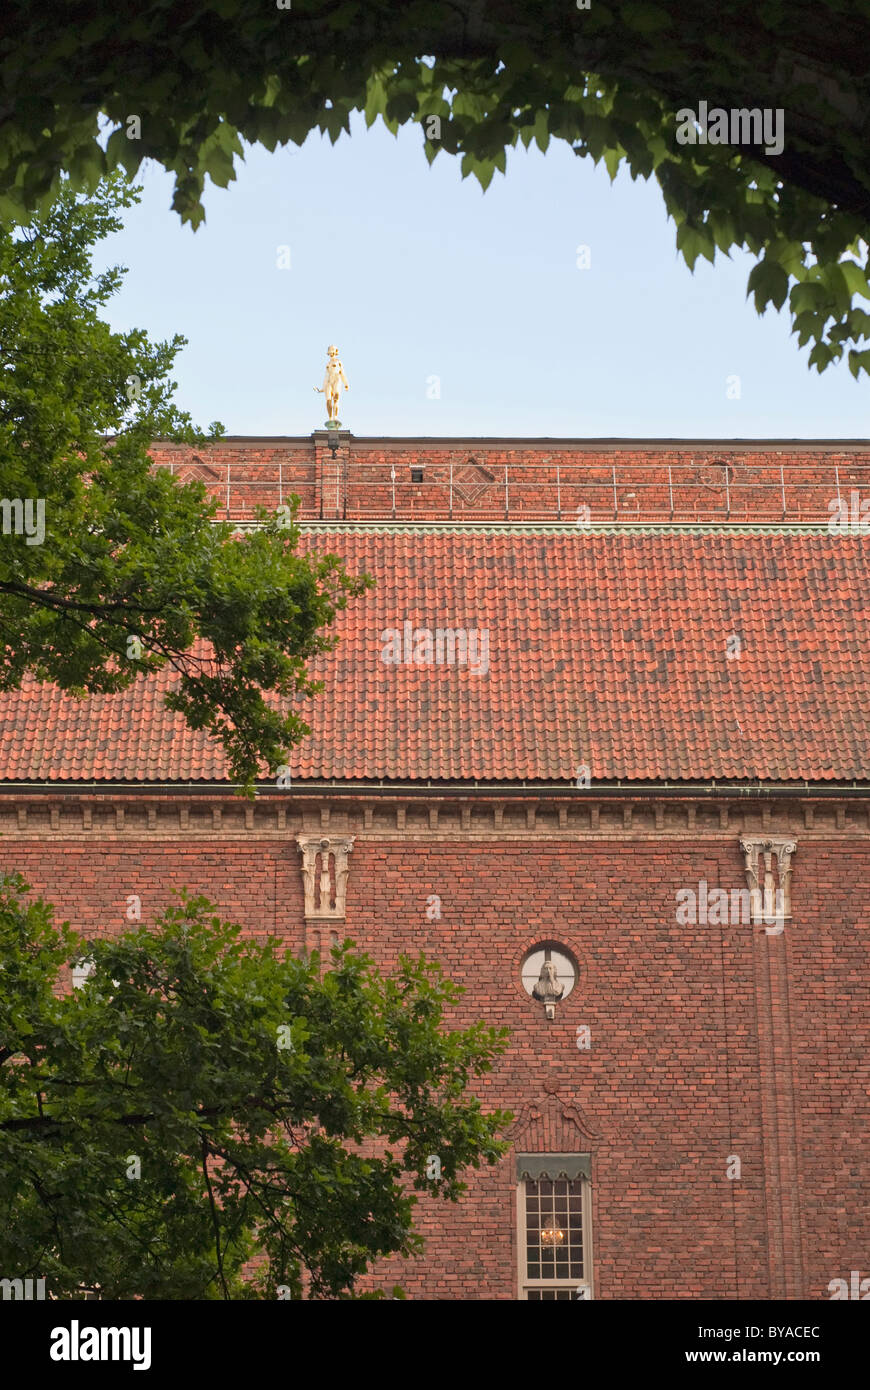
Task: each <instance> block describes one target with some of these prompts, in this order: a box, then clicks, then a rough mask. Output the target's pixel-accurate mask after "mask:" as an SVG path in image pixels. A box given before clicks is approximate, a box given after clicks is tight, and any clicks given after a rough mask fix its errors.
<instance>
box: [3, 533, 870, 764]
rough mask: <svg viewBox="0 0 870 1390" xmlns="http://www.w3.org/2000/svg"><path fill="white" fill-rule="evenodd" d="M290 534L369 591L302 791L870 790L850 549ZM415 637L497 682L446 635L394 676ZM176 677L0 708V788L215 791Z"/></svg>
mask: <svg viewBox="0 0 870 1390" xmlns="http://www.w3.org/2000/svg"><path fill="white" fill-rule="evenodd" d="M303 540H304V544H306V545H310V546H314V547H316V548H317V549H320V550H324V551H325V550H330V551H333V552H337V553H339V554H341V555H343V556H344V557H345V559H346V561H347V563H348V568H349V569H350V570H351V571H353V572H359V571H361V570H368V571H369V572H370V573H371V574H373V575H374V576H375V577H376V579H377V588H376V589H375V590H374V591H372V592H370V593H368V594H366V595H364V596H363V598H361V599H358V600H354V601H353V602H352V604H351V605H350V606H349V608H348V609H347V611H346V612H344V613H342V614H339V616H338V622H337V625H336V630H337V631H338V633H339V635H340V637H341V639H342V640H341V645H340V647H339V648H338V649H337V651H335V652H333V653H331V654H330V655H328V656H326V657H322V658H320V659H319V660H318V662H317V664H316V667H315V668H314V669H315V670H316V672H317V674H320V675H323V676H324V677H325V679H326V682H327V688H326V690H325V691H324V692H323V693H322V694H320V695H318V696H316V697H315V698H314V700H312V701H305V702H304V705H303V709H302V713H303V715H304V717H305V718H306V719H307V721H308V723H309V724H311V726H312V734H311V735H310V737H308V738H307V739H306V740H305V741H304V743H303V744H302V745H301V746H300V747H299V748H297V749H296V750H295V751H294V754H293V757H292V759H291V767H292V772H293V778H294V782H295V781H296V780H297V779H299V780H305V779H315V780H317V779H331V778H335V779H338V780H340V781H360V782H365V781H378V780H380V779H384V780H394V781H412V782H421V781H422V782H426V781H428V780H430V779H431V781H433V782H468V781H474V780H477V781H480V782H486V781H500V782H508V781H509V782H517V781H522V780H526V781H548V782H563V783H565V784H566V785H571V784H572V783H574V781H575V778H576V775H577V768H578V766H579V765H580V764H582V763H586V764H588V766H589V769H590V773H591V778H592V784H593V786H594V785H595V783H596V782H598V783H600V782H602V781H613V780H617V779H623V780H624V781H632V782H638V781H640V782H647V781H680V780H684V781H693V782H701V781H707V780H709V779H714V778H715V779H718V780H744V779H752V780H755V779H762V780H772V781H809V782H825V781H829V780H836V781H843V780H849V781H851V780H852V779H859V780H868V774H870V582H868V580H870V576H868V554H870V550H868V542H867V541H866V540H864V539H863V538H861V537H853V536H844V537H838V536H830V535H828V534H825V533H823V532H818V533H816V534H794V533H788V532H780V533H775V534H766V535H757V534H756V535H753V534H739V533H736V532H734V531H719V532H713V533H711V534H698V533H691V534H687V533H673V532H669V533H659V534H636V533H631V532H627V531H624V530H622V531H618V532H616V531H611V532H609V533H597V532H592V533H584V532H581V531H577V530H568V529H566V530H561V531H557V532H554V531H550V532H546V531H542V530H541V529H540V528H539V529H538V530H537V531H535V530H534V529H532V528H522V529H520V528H512V529H502V530H497V529H493V528H490V529H486V528H477V529H476V530H471V529H469V528H464V529H461V530H459V529H450V530H444V529H441V530H436V529H435V528H432V527H429V528H426V527H418V528H413V527H410V526H402V527H398V528H395V529H390V528H388V527H379V528H377V529H363V528H344V527H341V526H336V527H334V528H328V529H319V528H318V529H317V530H316V531H314V530H306V531H305V533H304V538H303ZM406 622H408V623H410V624H411V625H412V630H413V629H428V630H430V631H431V632H432V633H433V634H434V633H435V632H436V630H438V629H441V630H442V632H443V631H444V630H446V629H451V630H453V631H456V630H457V629H464V630H465V631H467V632H469V633H471V632H476V633H478V634H481V635H482V634H483V633H486V634H488V670H486V671H484V669H483V668H484V666H485V665H486V662H485V661H484V660H482V659H480V658H481V657H482V655H483V653H482V651H481V649H478V652H477V656H478V660H477V662H476V664H477V666H478V668H479V669H478V672H477V673H475V671H474V670H473V669H471V667H470V666H469V665H468V664H466V665H457V664H453V665H451V664H449V661H448V658H449V649H448V647H447V645H446V642H447V639H442V643H443V644H444V645H443V646H442V651H441V657H442V661H441V663H440V664H438V662H437V660H435V661H433V662H432V664H428V665H416V664H413V662H411V663H409V664H405V656H406V654H407V655H408V656H409V657H411V656H412V655H413V653H412V651H410V650H409V651H408V652H407V653H406V652H405V650H404V629H403V625H404V624H405V623H406ZM389 629H397V630H398V631H399V632H400V633H402V639H401V641H402V645H401V649H400V656H401V662H400V664H397V665H396V664H386V663H385V662H384V661H383V660H382V654H383V652H384V649H385V646H386V644H387V641H388V640H389V639H385V638H384V636H383V634H384V633H385V632H386V631H387V630H389ZM735 638H739V639H740V644H741V645H740V648H739V651H740V654H739V655H734V656H733V657H729V655H728V652H729V639H730V650H731V651H732V652H736V651H737V650H738V644H737V643H736V642H735V641H734V639H735ZM433 642H434V637H433ZM420 643H421V654H423V652H422V645H423V644H424V643H425V639H424V638H422V639H420ZM437 655H438V652H437V650H433V656H434V657H437ZM471 655H472V657H474V655H475V653H474V652H473V651H472V653H471ZM170 679H171V676H167V674H166V673H165V672H164V673H162V675H161V677H159V678H157V679H151V680H141V681H139V682H137V684H136V685H135V686H134V687H132V688H131V690H129V691H127V692H126V693H124V694H122V695H114V696H93V697H91V698H89V699H87V700H84V701H81V702H79V701H76V700H74V699H71V698H69V697H63V696H61V695H60V694H58V692H57V691H55V690H53V689H51V688H49V687H41V688H40V687H36V686H34V685H33V684H28V685H27V687H26V688H25V689H24V690H22V691H21V692H19V693H15V694H8V695H4V696H2V697H0V778H2V779H5V780H6V781H26V782H30V781H36V782H46V781H48V782H54V783H58V782H82V781H83V782H91V781H101V780H106V781H130V782H152V783H153V782H187V781H216V780H223V779H224V778H225V776H226V772H225V764H224V760H223V757H222V755H221V752H220V749H219V747H218V745H216V744H215V743H213V742H211V741H210V740H209V739H208V738H207V737H205V736H203V735H201V734H197V733H193V732H192V731H190V730H189V729H187V728H186V726H185V725H184V723H183V721H182V720H181V718H180V717H179V716H176V715H174V714H170V713H168V712H167V711H165V710H164V709H163V708H162V693H163V691H164V690H165V689H166V687H167V683H168V681H169V680H170Z"/></svg>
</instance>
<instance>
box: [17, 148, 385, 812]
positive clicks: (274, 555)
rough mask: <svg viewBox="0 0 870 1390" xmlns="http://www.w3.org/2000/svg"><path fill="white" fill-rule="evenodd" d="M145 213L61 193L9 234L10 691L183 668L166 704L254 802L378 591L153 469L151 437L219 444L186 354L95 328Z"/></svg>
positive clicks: (114, 190) (64, 188) (107, 198)
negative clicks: (126, 222)
mask: <svg viewBox="0 0 870 1390" xmlns="http://www.w3.org/2000/svg"><path fill="white" fill-rule="evenodd" d="M138 196H139V191H138V190H136V189H132V188H130V187H128V186H127V184H126V180H125V178H124V176H123V175H122V174H120V173H116V174H114V175H111V176H110V177H109V178H108V179H106V180H104V181H103V182H102V183H101V184H100V185H98V187H97V189H96V191H95V193H94V194H93V195H92V197H91V198H89V199H86V198H84V197H82V196H80V195H76V193H75V192H74V190H73V188H72V187H71V185H70V183H69V181H64V182H63V183H62V184H61V186H60V189H59V191H58V193H57V195H56V196H55V197H54V199H53V201H52V202H51V204H50V205H49V206H48V208H47V210H46V211H45V212H44V213H42V214H40V215H38V216H37V217H35V218H34V219H33V220H32V221H31V222H30V223H29V224H28V225H27V226H26V227H13V228H11V229H7V230H6V231H3V232H0V367H2V372H3V376H2V382H0V497H2V498H3V499H5V501H4V502H3V503H2V504H0V505H2V506H3V507H4V508H6V511H5V512H4V516H3V527H4V534H3V535H2V536H0V690H11V689H15V688H17V687H18V686H19V685H20V684H21V682H22V680H23V678H24V676H25V675H26V674H28V673H29V674H31V675H32V676H34V677H35V678H36V679H38V680H42V681H52V682H54V683H55V684H56V685H57V686H59V687H60V688H61V689H62V690H64V691H67V692H69V693H71V694H74V695H75V694H77V695H83V694H85V693H100V692H109V691H117V690H123V689H125V688H126V687H128V686H129V685H130V684H131V683H132V682H133V681H134V680H136V678H137V677H138V676H140V675H142V674H145V673H148V672H153V671H155V670H158V669H159V668H161V667H164V666H167V665H170V666H171V667H172V668H173V669H174V671H175V672H176V673H177V681H176V683H175V686H174V688H173V689H172V691H171V692H170V694H169V695H168V696H167V697H166V698H167V704H168V705H169V706H170V707H171V708H173V709H175V710H178V711H179V712H181V713H182V714H183V716H184V717H185V719H186V720H187V722H188V724H189V725H190V726H191V727H192V728H195V729H205V730H207V731H208V732H209V733H211V734H212V735H213V736H215V737H217V738H219V739H220V740H221V741H222V743H223V745H224V747H225V749H226V752H227V754H228V757H229V761H230V767H231V770H232V773H233V774H234V775H235V776H236V778H237V779H238V780H239V781H240V782H242V783H243V784H245V785H246V786H248V787H249V788H250V785H251V784H252V782H253V781H254V780H255V778H256V777H257V775H258V773H259V772H261V771H262V768H263V763H264V762H265V763H266V764H267V765H268V766H269V767H270V768H271V769H272V770H274V769H275V768H276V767H277V766H278V765H279V764H281V763H282V762H284V760H285V759H286V756H287V750H288V749H289V747H291V746H292V745H293V744H294V743H298V742H299V740H300V739H301V738H302V737H303V736H304V735H305V734H306V733H307V732H309V728H308V725H307V724H305V722H304V721H303V719H302V717H301V715H300V714H299V713H298V710H296V709H294V708H293V705H294V703H296V704H298V701H299V697H308V696H311V695H314V694H315V693H316V692H317V691H318V690H319V689H320V688H321V685H320V683H318V682H315V681H313V680H312V679H311V678H310V676H309V674H308V667H307V663H308V660H309V659H310V658H311V657H313V656H315V655H316V654H317V653H319V652H322V651H328V650H330V649H331V648H332V647H333V646H334V645H335V640H336V639H335V638H334V637H333V636H331V635H330V634H329V633H328V630H327V629H328V627H329V624H330V623H331V622H332V621H333V619H334V617H335V614H336V611H337V610H338V609H340V608H343V607H344V606H345V604H346V603H347V601H348V598H349V597H351V596H353V595H358V594H360V593H362V592H363V590H364V589H365V588H366V587H367V584H368V582H369V581H367V580H365V579H352V578H351V577H350V576H348V575H347V573H346V572H345V570H344V567H343V565H342V563H341V562H340V560H339V559H338V558H337V557H336V556H332V555H325V556H320V557H318V556H313V555H305V556H300V555H298V554H297V553H296V548H297V544H298V540H299V531H298V528H297V527H296V526H295V525H293V524H292V518H293V512H292V511H288V512H287V513H285V514H283V515H282V516H281V517H277V516H273V517H271V518H269V519H268V520H267V519H266V518H265V514H264V525H263V526H262V528H261V529H258V530H255V531H251V532H249V533H248V534H245V535H243V536H236V535H234V531H233V527H232V526H231V525H229V524H228V523H220V524H219V523H217V522H215V521H214V520H213V517H214V514H215V511H216V503H215V502H214V501H212V500H209V499H208V498H207V495H206V492H205V489H204V487H203V485H202V484H201V483H199V482H192V483H188V484H187V485H185V486H182V485H181V484H179V483H178V482H177V481H176V480H175V479H174V478H173V477H172V476H171V475H170V474H169V472H168V471H167V470H166V469H156V468H154V467H153V465H152V462H151V459H150V457H149V454H148V448H149V446H150V444H151V443H152V441H153V440H154V439H155V438H158V437H166V438H172V439H176V440H185V441H187V442H189V443H193V444H196V443H203V442H206V437H205V436H204V435H203V434H202V432H201V431H199V430H197V429H196V428H195V427H194V426H193V424H192V422H191V419H190V417H189V415H187V414H186V413H185V412H181V411H179V410H178V409H177V408H176V407H175V406H174V405H173V403H172V395H173V391H174V389H175V382H173V381H172V380H170V378H169V373H170V371H171V370H172V364H173V361H174V358H175V356H176V354H177V353H178V352H179V350H180V349H181V348H182V347H183V346H184V343H185V339H184V338H182V337H180V336H178V335H176V336H175V337H174V338H173V339H172V341H171V342H161V343H152V342H150V341H149V339H148V337H147V335H146V334H145V333H144V332H142V331H141V330H139V329H133V330H131V331H129V332H127V333H113V332H112V331H111V330H110V328H109V326H108V325H107V324H106V323H105V322H104V321H103V320H102V319H101V318H100V316H99V315H100V310H101V309H102V308H103V306H104V305H105V303H106V301H107V300H108V299H109V298H110V297H111V296H112V295H113V294H114V293H115V292H116V291H117V289H118V287H119V285H120V283H121V279H122V275H123V270H122V269H121V268H120V267H113V268H111V269H109V270H106V271H104V272H103V273H102V274H99V275H97V274H94V272H93V268H92V250H93V247H94V245H95V244H96V242H98V241H99V240H100V239H101V238H103V237H105V236H106V235H108V233H109V232H112V231H116V230H118V229H119V228H120V227H121V225H122V223H121V219H120V215H119V214H120V212H121V210H122V209H123V208H125V207H129V206H130V205H131V203H133V202H135V201H137V200H138ZM211 430H212V433H211V436H210V437H212V438H213V437H216V436H217V435H219V434H220V433H221V432H222V428H221V427H220V426H219V425H213V426H212V427H211ZM7 503H8V506H7ZM25 507H27V508H29V512H26V511H25ZM40 508H41V509H42V511H41V513H40ZM40 515H42V517H43V523H44V524H43V525H42V526H40V525H39V518H40ZM41 531H44V534H40V532H41ZM267 697H269V698H267Z"/></svg>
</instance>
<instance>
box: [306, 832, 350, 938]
mask: <svg viewBox="0 0 870 1390" xmlns="http://www.w3.org/2000/svg"><path fill="white" fill-rule="evenodd" d="M355 838H356V837H355V836H354V835H297V836H296V843H297V845H298V846H299V849H300V851H301V853H302V882H303V885H304V887H305V916H306V917H311V918H328V919H331V920H333V921H335V920H344V916H345V899H346V897H347V876H348V874H349V872H350V866H349V864H348V861H347V857H348V855H349V854H350V852H351V850H352V849H353V842H354V839H355ZM330 855H331V856H332V858H333V860H334V864H335V887H334V893H333V883H332V875H331V873H330V866H329V858H330ZM318 859H319V860H320V865H319V870H318V863H317V861H318Z"/></svg>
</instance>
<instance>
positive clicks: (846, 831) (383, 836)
mask: <svg viewBox="0 0 870 1390" xmlns="http://www.w3.org/2000/svg"><path fill="white" fill-rule="evenodd" d="M325 832H329V834H330V835H354V836H356V837H357V839H358V840H361V841H366V840H373V841H376V840H381V841H390V840H396V841H408V840H419V841H433V840H441V841H507V840H529V839H532V840H537V841H546V840H554V841H565V840H579V841H583V840H592V841H595V840H611V841H620V840H625V841H639V840H672V839H680V840H683V839H688V838H695V839H704V840H718V839H722V840H730V841H733V839H734V837H735V836H736V835H740V836H744V837H745V836H755V837H763V838H764V837H767V838H769V837H770V836H771V835H774V834H775V835H780V836H783V835H786V836H792V835H795V836H799V837H800V839H801V841H802V842H805V841H808V840H814V839H815V840H830V839H841V838H843V837H844V836H848V837H849V838H858V839H868V840H870V799H866V798H864V797H861V796H850V795H849V794H848V793H844V794H843V795H842V796H841V797H838V798H834V797H830V796H828V797H814V796H813V794H812V793H811V792H809V793H807V794H806V795H805V796H802V797H796V796H794V795H792V796H789V797H783V798H782V799H781V800H779V799H777V798H776V797H775V796H772V797H770V798H765V799H747V798H746V797H736V796H735V797H727V798H726V797H719V798H717V799H716V800H715V801H712V800H711V799H710V798H709V797H707V798H701V797H690V796H686V797H679V798H678V797H674V796H671V797H661V798H658V799H657V798H655V797H644V798H632V796H631V794H630V793H628V792H626V794H625V795H624V797H623V798H621V799H619V798H616V797H609V798H607V799H603V798H602V799H596V798H595V797H594V796H592V795H589V796H588V797H579V796H573V797H570V796H558V795H554V796H536V795H533V794H530V795H525V796H522V795H513V796H510V797H507V796H505V797H499V796H498V794H497V793H496V794H484V793H483V792H480V793H479V794H478V796H477V797H475V798H471V797H451V796H449V795H440V794H439V793H438V792H436V791H434V790H433V791H432V792H431V793H430V794H429V795H419V794H417V795H414V796H413V797H412V796H407V795H403V794H402V793H400V792H397V793H395V794H385V793H384V792H380V793H378V794H375V795H366V794H365V793H360V794H359V795H357V796H349V795H342V796H330V794H329V792H328V791H324V792H321V793H319V794H317V795H313V794H305V795H303V794H294V793H292V792H291V793H288V794H287V796H286V798H281V797H278V796H269V797H258V798H257V799H255V800H254V801H246V800H244V799H242V798H240V797H237V796H232V795H231V794H228V793H226V792H220V791H215V792H213V793H211V794H210V795H205V794H202V793H201V792H200V793H199V794H197V795H195V796H185V795H184V794H183V793H178V792H175V793H173V794H171V795H166V794H164V795H161V794H160V793H150V794H148V795H143V794H141V793H140V794H132V793H128V794H126V795H125V794H124V793H123V792H117V791H116V792H113V793H109V792H100V793H94V792H81V791H79V792H77V791H73V790H71V789H64V790H62V791H61V790H60V789H59V790H58V791H57V792H54V793H42V794H39V793H31V794H28V795H20V794H19V795H16V794H15V793H12V792H9V791H7V792H3V793H0V836H2V838H3V840H4V841H5V843H6V844H9V843H10V842H15V841H24V840H29V841H33V840H78V841H81V840H92V841H95V842H102V841H114V840H131V841H133V840H165V839H170V838H171V839H174V840H177V839H183V840H184V841H185V842H201V843H203V844H209V843H214V842H215V841H217V840H221V841H231V840H247V839H251V838H252V837H253V838H257V839H261V840H270V839H274V840H280V841H286V840H288V839H290V838H291V837H292V836H294V835H318V834H323V833H325Z"/></svg>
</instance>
